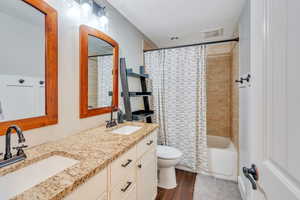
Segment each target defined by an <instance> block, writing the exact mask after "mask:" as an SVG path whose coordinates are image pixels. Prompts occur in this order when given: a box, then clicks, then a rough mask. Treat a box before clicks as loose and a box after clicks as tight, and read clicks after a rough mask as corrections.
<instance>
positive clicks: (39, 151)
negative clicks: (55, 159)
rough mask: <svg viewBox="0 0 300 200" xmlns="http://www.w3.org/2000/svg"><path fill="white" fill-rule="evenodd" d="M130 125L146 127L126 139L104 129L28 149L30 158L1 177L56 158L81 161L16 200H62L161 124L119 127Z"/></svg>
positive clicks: (4, 169) (132, 123)
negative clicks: (46, 159) (38, 162)
mask: <svg viewBox="0 0 300 200" xmlns="http://www.w3.org/2000/svg"><path fill="white" fill-rule="evenodd" d="M128 125H133V126H142V127H143V128H141V129H140V130H138V131H136V132H135V133H133V134H131V135H125V136H124V135H117V134H112V133H111V131H112V130H111V129H110V130H108V129H106V128H105V127H104V126H101V127H98V128H94V129H89V130H86V131H82V132H80V133H77V134H74V135H71V136H68V137H66V138H64V139H61V140H58V141H55V142H49V143H45V144H41V145H38V146H35V147H32V148H29V149H27V150H25V153H26V154H27V156H28V157H27V159H26V160H25V161H22V162H20V163H16V164H14V165H11V166H8V167H5V168H2V169H0V176H3V175H5V174H8V173H10V172H13V171H16V170H18V169H20V168H22V167H25V166H28V165H30V164H32V163H35V162H37V161H39V160H42V159H45V158H48V157H50V156H52V155H60V156H65V157H69V158H73V159H76V160H79V161H80V162H79V163H78V164H75V165H74V166H72V167H70V168H67V169H65V170H64V171H62V172H60V173H58V174H56V175H55V176H53V177H51V178H49V179H47V180H46V181H43V182H41V183H40V184H38V185H36V186H34V187H32V188H30V189H29V190H26V191H25V192H23V193H22V194H19V195H18V196H16V197H14V198H13V199H14V200H25V199H26V200H38V199H45V200H46V199H48V200H50V199H51V200H58V199H62V198H63V197H65V196H66V195H68V194H69V193H71V192H72V191H74V190H75V189H76V188H77V187H78V186H79V185H81V184H83V183H85V182H86V181H87V180H88V179H89V178H91V177H92V176H94V175H95V174H97V173H98V172H100V171H101V170H102V169H104V168H105V167H107V166H108V164H110V163H111V162H112V161H113V160H115V159H117V158H118V157H119V156H120V155H122V154H123V153H125V152H126V151H127V150H129V149H130V148H131V147H133V146H134V145H135V144H137V143H138V142H139V141H141V140H142V139H143V138H144V137H146V136H147V135H148V134H150V133H151V132H152V131H154V130H155V129H156V128H157V127H158V125H157V124H146V123H140V122H126V123H124V124H122V125H119V126H118V127H117V128H119V127H122V126H128ZM16 184H17V183H16ZM16 187H17V185H16Z"/></svg>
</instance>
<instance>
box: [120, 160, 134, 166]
mask: <svg viewBox="0 0 300 200" xmlns="http://www.w3.org/2000/svg"><path fill="white" fill-rule="evenodd" d="M131 162H132V160H130V159H128V160H127V163H125V164H122V167H127V166H128V165H129V164H130V163H131Z"/></svg>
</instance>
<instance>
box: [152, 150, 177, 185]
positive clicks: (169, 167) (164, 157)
mask: <svg viewBox="0 0 300 200" xmlns="http://www.w3.org/2000/svg"><path fill="white" fill-rule="evenodd" d="M181 156H182V152H181V151H179V150H178V149H176V148H174V147H169V146H162V145H158V146H157V163H158V170H159V172H158V173H159V175H158V187H160V188H164V189H172V188H175V187H176V186H177V183H176V173H175V166H176V165H177V164H178V162H179V161H180V158H181Z"/></svg>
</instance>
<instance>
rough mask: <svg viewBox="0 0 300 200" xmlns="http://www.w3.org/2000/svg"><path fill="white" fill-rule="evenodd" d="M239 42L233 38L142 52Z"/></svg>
mask: <svg viewBox="0 0 300 200" xmlns="http://www.w3.org/2000/svg"><path fill="white" fill-rule="evenodd" d="M239 40H240V39H239V38H233V39H228V40H219V41H211V42H202V43H196V44H187V45H180V46H174V47H165V48H158V49H150V50H144V52H149V51H157V50H164V49H177V48H183V47H191V46H199V45H209V44H218V43H224V42H238V41H239Z"/></svg>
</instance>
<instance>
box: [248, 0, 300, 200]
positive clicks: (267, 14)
mask: <svg viewBox="0 0 300 200" xmlns="http://www.w3.org/2000/svg"><path fill="white" fill-rule="evenodd" d="M299 10H300V1H299V0H284V1H283V0H253V1H251V73H252V77H253V80H252V84H251V89H250V101H249V103H250V105H249V106H250V109H249V112H250V120H249V130H250V132H249V134H250V135H249V143H250V162H251V163H255V164H257V166H258V169H259V176H260V177H259V181H258V189H257V190H251V192H249V195H247V197H248V198H247V199H252V200H260V199H268V200H296V199H300V155H299V153H300V128H299V127H300V126H299V125H300V117H299V114H300V84H299V81H298V80H299V75H300V65H299V58H300V37H299V36H300V22H299V19H300V12H299Z"/></svg>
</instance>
